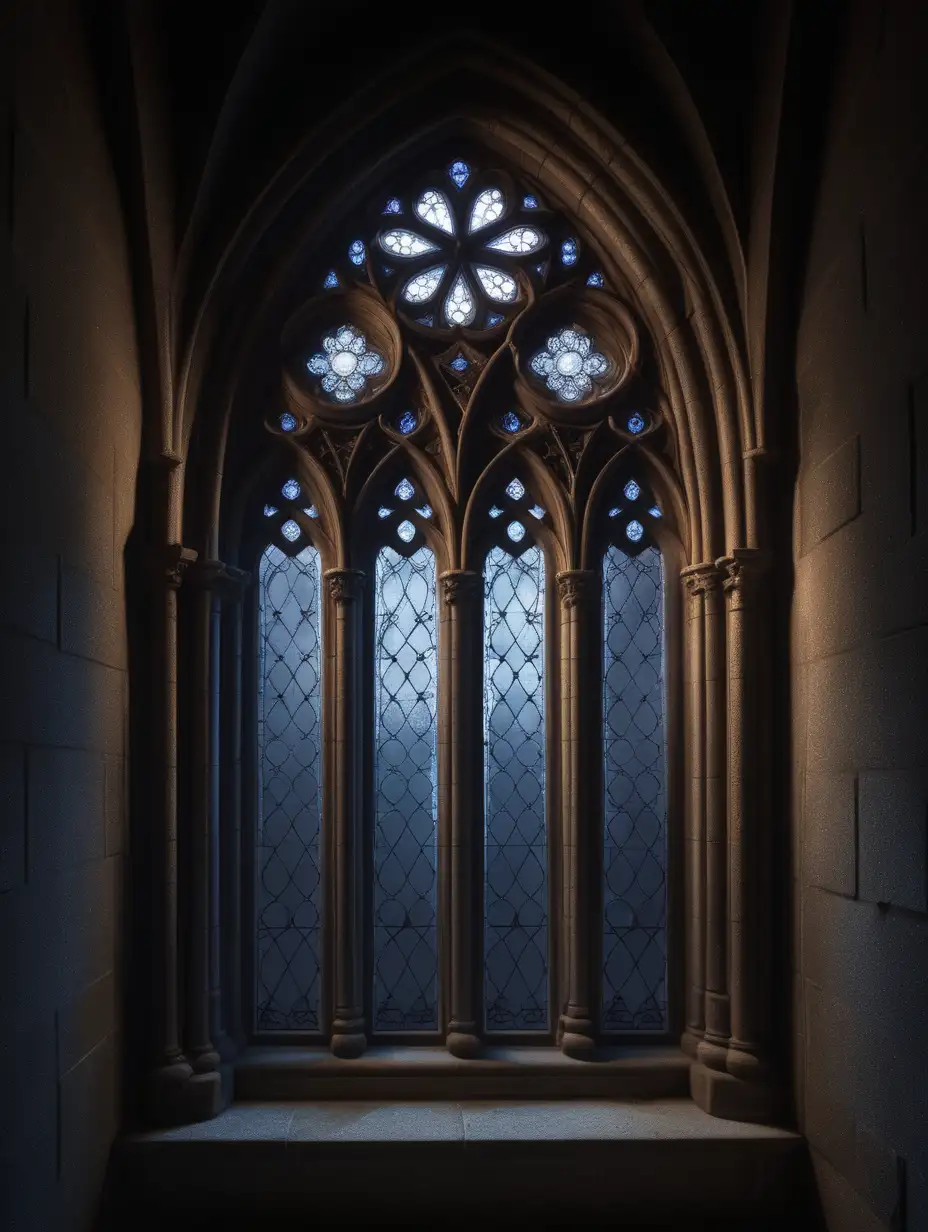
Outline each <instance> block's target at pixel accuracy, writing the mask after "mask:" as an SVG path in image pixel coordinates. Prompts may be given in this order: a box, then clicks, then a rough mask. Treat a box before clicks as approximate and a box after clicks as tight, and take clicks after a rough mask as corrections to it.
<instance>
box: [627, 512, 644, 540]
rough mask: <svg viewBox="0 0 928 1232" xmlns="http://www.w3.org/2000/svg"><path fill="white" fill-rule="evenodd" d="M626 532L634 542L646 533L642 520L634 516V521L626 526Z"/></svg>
mask: <svg viewBox="0 0 928 1232" xmlns="http://www.w3.org/2000/svg"><path fill="white" fill-rule="evenodd" d="M625 533H626V535H628V537H629V539H631V541H632V543H638V542H639V540H640V539H641V537H642V535H643V534H644V527H643V526H642V525H641V523H640V522H638V521H636V520H635V519H634V518H633V519H632V521H631V522H629V524H628V525H627V526H626V527H625Z"/></svg>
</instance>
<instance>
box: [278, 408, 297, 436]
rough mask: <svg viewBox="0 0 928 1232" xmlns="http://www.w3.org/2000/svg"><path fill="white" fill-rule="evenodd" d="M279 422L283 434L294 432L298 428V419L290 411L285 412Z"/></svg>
mask: <svg viewBox="0 0 928 1232" xmlns="http://www.w3.org/2000/svg"><path fill="white" fill-rule="evenodd" d="M278 422H279V423H280V430H281V432H292V431H293V430H294V428H295V427H296V419H295V418H294V416H293V415H291V414H290V412H289V411H284V413H283V414H282V415H281V417H280V419H279V421H278Z"/></svg>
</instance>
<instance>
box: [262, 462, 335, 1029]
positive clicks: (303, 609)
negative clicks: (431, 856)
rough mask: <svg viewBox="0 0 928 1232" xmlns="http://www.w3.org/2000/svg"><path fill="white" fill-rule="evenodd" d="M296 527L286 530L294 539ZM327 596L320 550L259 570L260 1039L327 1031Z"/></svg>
mask: <svg viewBox="0 0 928 1232" xmlns="http://www.w3.org/2000/svg"><path fill="white" fill-rule="evenodd" d="M289 482H292V483H293V484H295V483H296V481H295V480H293V481H289ZM285 486H286V485H285ZM271 516H275V515H271ZM288 521H289V520H284V521H283V522H282V523H281V526H280V530H281V533H282V534H283V536H284V538H285V539H287V538H288V534H287V526H288ZM293 525H294V526H295V527H296V523H295V522H294V523H293ZM296 530H297V537H298V538H299V537H301V536H302V531H301V530H300V528H299V527H296ZM320 590H321V572H320V562H319V553H318V552H317V551H316V549H315V548H314V547H311V546H310V547H304V548H303V550H302V551H301V552H299V554H298V555H296V556H287V555H286V554H285V553H284V552H283V551H282V550H281V549H280V548H279V547H277V546H275V545H273V544H271V545H270V546H269V547H268V548H267V549H266V550H265V552H264V554H263V555H262V557H261V563H260V566H259V570H258V613H259V640H258V653H259V660H260V662H259V670H258V693H259V697H258V750H259V752H258V760H259V775H258V784H259V805H258V828H257V852H256V870H255V871H256V878H255V915H256V924H257V937H256V961H255V974H256V989H255V998H256V1021H255V1026H256V1029H257V1030H258V1031H259V1032H262V1031H318V1030H319V1029H320V1026H321V998H322V965H321V964H322V941H321V936H322V899H323V895H322V875H321V873H322V862H321V821H322V698H321V623H320Z"/></svg>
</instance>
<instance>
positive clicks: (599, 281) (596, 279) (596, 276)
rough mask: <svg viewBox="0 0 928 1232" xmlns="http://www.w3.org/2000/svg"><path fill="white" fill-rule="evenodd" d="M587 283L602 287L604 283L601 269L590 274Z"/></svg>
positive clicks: (591, 285) (589, 285)
mask: <svg viewBox="0 0 928 1232" xmlns="http://www.w3.org/2000/svg"><path fill="white" fill-rule="evenodd" d="M586 285H587V286H588V287H601V286H602V285H603V276H602V274H601V273H600V272H599V270H596V272H595V273H593V274H590V276H589V278H588V279H587V280H586Z"/></svg>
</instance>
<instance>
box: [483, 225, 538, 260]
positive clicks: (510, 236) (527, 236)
mask: <svg viewBox="0 0 928 1232" xmlns="http://www.w3.org/2000/svg"><path fill="white" fill-rule="evenodd" d="M544 242H545V238H544V236H543V235H542V234H541V232H540V231H536V230H535V228H534V227H514V228H513V229H512V230H511V231H504V232H503V234H502V235H498V236H497V237H496V239H495V240H491V241H490V242H489V244H487V247H488V248H493V249H494V250H495V251H496V252H509V253H513V254H515V255H517V256H519V255H522V254H523V253H526V252H537V251H538V249H539V248H541V247H542V246H543V245H544Z"/></svg>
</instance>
